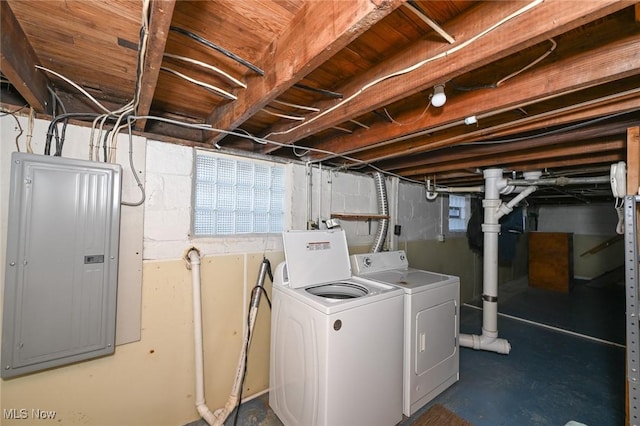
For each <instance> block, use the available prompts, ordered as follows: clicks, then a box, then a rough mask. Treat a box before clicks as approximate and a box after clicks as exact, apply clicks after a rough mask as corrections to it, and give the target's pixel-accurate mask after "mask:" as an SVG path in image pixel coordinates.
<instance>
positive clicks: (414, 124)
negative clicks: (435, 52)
mask: <svg viewBox="0 0 640 426" xmlns="http://www.w3.org/2000/svg"><path fill="white" fill-rule="evenodd" d="M639 43H640V34H638V33H637V32H635V33H632V34H630V35H628V36H627V37H625V38H623V39H621V40H617V41H615V42H613V43H611V44H607V45H606V46H601V47H599V48H598V49H593V50H590V51H589V52H588V54H586V53H583V54H581V55H577V56H574V57H570V58H567V59H565V60H562V61H558V62H555V63H550V64H548V65H543V64H540V66H539V67H538V68H536V69H533V70H530V71H529V72H528V73H527V74H523V75H521V76H519V77H517V78H514V79H513V80H511V81H509V82H508V84H504V85H502V86H500V87H497V88H495V89H487V90H478V91H473V92H468V93H464V94H461V95H458V96H456V97H454V98H452V99H451V102H450V103H448V104H447V105H445V107H443V108H442V110H440V111H438V114H437V115H435V114H427V115H425V116H424V117H423V118H421V115H422V114H423V108H420V109H419V110H416V111H411V112H407V113H405V114H401V115H399V116H398V117H397V121H399V122H402V123H408V124H406V125H403V126H398V125H396V124H394V123H383V122H379V123H375V124H373V125H372V126H371V127H370V129H368V130H361V131H357V132H355V133H354V134H353V135H346V136H340V137H336V138H333V139H332V140H329V141H327V142H326V143H323V144H322V146H321V148H322V149H325V150H327V151H331V152H338V153H340V152H350V153H353V152H355V151H356V150H358V149H359V148H374V147H373V146H371V145H372V144H376V146H382V145H385V144H390V143H393V142H394V141H395V140H397V139H398V138H403V137H405V136H411V135H412V134H415V133H419V132H429V131H430V129H436V128H438V127H440V126H443V125H450V124H455V123H458V124H459V125H463V123H464V120H465V118H466V117H470V116H476V117H477V118H478V119H479V120H482V119H483V118H488V117H490V116H491V115H494V114H496V113H498V112H500V111H504V110H511V109H517V108H521V107H526V106H527V105H530V104H532V103H535V102H540V101H542V100H546V99H553V98H556V97H559V96H562V95H564V94H568V93H573V92H576V91H578V90H581V89H584V88H585V87H588V86H589V85H595V84H596V83H597V84H602V83H606V82H609V81H614V80H616V79H620V78H624V77H626V76H629V75H633V74H639V73H640V57H639V56H638V54H637V46H638V44H639ZM381 140H382V141H383V142H379V141H381ZM411 144H413V145H415V141H413V142H407V145H411ZM404 148H406V146H402V145H398V144H397V143H396V144H394V145H393V149H394V150H396V151H403V149H404ZM316 157H317V158H322V157H320V156H319V155H318V156H316Z"/></svg>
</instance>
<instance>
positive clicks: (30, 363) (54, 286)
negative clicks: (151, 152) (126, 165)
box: [0, 153, 121, 378]
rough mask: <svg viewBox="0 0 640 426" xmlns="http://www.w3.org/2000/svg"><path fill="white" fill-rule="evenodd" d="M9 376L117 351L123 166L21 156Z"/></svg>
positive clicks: (6, 334)
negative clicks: (116, 334) (116, 333)
mask: <svg viewBox="0 0 640 426" xmlns="http://www.w3.org/2000/svg"><path fill="white" fill-rule="evenodd" d="M10 185H11V186H10V194H9V218H8V232H7V259H6V262H7V264H6V274H5V282H4V306H3V318H2V361H1V362H2V367H1V374H0V375H1V376H2V377H3V378H8V377H13V376H17V375H21V374H25V373H31V372H34V371H39V370H43V369H46V368H51V367H56V366H60V365H65V364H70V363H73V362H77V361H82V360H86V359H90V358H95V357H98V356H103V355H108V354H111V353H113V351H114V346H115V324H116V291H117V278H118V277H117V274H118V240H119V227H120V194H121V168H120V166H119V165H117V164H107V163H99V162H92V161H84V160H75V159H69V158H62V157H50V156H45V155H36V154H26V153H13V155H12V157H11V184H10Z"/></svg>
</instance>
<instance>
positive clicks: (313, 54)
mask: <svg viewBox="0 0 640 426" xmlns="http://www.w3.org/2000/svg"><path fill="white" fill-rule="evenodd" d="M403 1H404V0H381V1H375V2H373V1H370V0H352V1H343V0H330V1H311V2H306V3H305V5H304V6H303V7H302V9H301V10H300V11H299V12H298V14H297V15H296V17H295V18H294V19H293V20H292V21H291V25H289V26H288V27H287V29H286V30H285V31H284V32H283V34H282V35H281V36H280V37H279V38H278V39H277V40H275V41H274V42H273V44H272V45H271V46H270V47H269V49H267V51H266V53H265V56H264V57H263V59H262V60H260V61H258V65H259V66H260V67H261V68H262V69H266V70H272V72H271V73H270V74H267V75H265V76H264V77H257V76H252V77H250V78H249V79H248V80H247V82H246V83H247V86H248V87H247V89H246V90H243V91H242V92H241V93H240V94H239V96H238V99H237V100H236V101H234V102H230V103H227V104H225V105H222V106H219V107H217V108H216V109H214V110H213V111H212V112H211V114H210V115H209V117H208V119H207V123H209V124H211V125H212V126H213V127H215V128H219V129H226V130H231V129H235V128H236V127H238V126H239V125H241V124H242V123H244V122H245V121H246V120H247V119H248V118H250V117H251V116H252V115H253V114H255V113H256V112H258V111H259V110H261V109H262V108H263V107H264V106H265V105H267V104H268V103H270V102H271V101H272V100H274V99H275V98H277V97H278V96H279V95H281V94H282V93H283V92H284V91H285V90H287V89H288V88H290V87H291V86H293V85H294V84H295V83H297V82H298V81H300V80H301V79H303V78H304V77H305V76H306V75H307V74H309V73H310V72H311V71H313V70H314V69H315V68H317V67H318V66H319V65H321V64H322V63H323V62H325V61H326V60H327V59H329V58H330V57H331V56H333V55H334V54H335V52H338V51H340V50H341V49H343V48H344V47H346V46H347V45H348V44H349V43H350V42H351V41H353V40H354V39H356V38H357V37H358V36H359V35H361V34H362V33H363V32H365V31H366V30H367V29H369V28H370V27H371V26H373V25H374V24H375V23H376V22H378V21H379V20H381V19H382V18H384V17H385V16H387V15H388V14H389V13H391V12H392V11H393V10H395V9H396V8H397V7H398V6H400V5H401V4H402V2H403ZM327 23H331V24H330V25H328V24H327ZM223 136H224V135H223V134H218V135H216V136H214V137H213V138H211V139H210V140H209V142H210V143H216V142H217V141H219V140H220V139H221V138H222V137H223Z"/></svg>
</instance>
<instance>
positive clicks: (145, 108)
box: [135, 0, 176, 130]
mask: <svg viewBox="0 0 640 426" xmlns="http://www.w3.org/2000/svg"><path fill="white" fill-rule="evenodd" d="M175 4H176V0H156V1H153V2H151V8H150V11H149V39H148V42H147V53H146V55H145V57H144V58H143V60H144V64H143V68H142V69H143V73H142V81H141V84H140V97H139V102H138V108H137V110H136V115H139V116H145V115H148V114H149V111H150V110H151V103H152V101H153V95H154V94H155V91H156V85H157V84H158V76H159V75H160V65H161V64H162V58H163V55H164V49H165V46H166V44H167V37H168V36H169V27H170V26H171V18H172V17H173V9H174V8H175ZM146 123H147V120H146V119H140V120H137V121H136V124H135V127H136V130H144V127H145V125H146Z"/></svg>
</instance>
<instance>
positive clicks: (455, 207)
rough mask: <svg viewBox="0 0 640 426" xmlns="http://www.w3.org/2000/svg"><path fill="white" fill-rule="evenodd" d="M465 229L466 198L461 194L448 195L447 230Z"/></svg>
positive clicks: (460, 230) (458, 230) (457, 230)
mask: <svg viewBox="0 0 640 426" xmlns="http://www.w3.org/2000/svg"><path fill="white" fill-rule="evenodd" d="M466 230H467V199H466V197H464V196H461V195H453V194H450V195H449V232H465V231H466Z"/></svg>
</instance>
